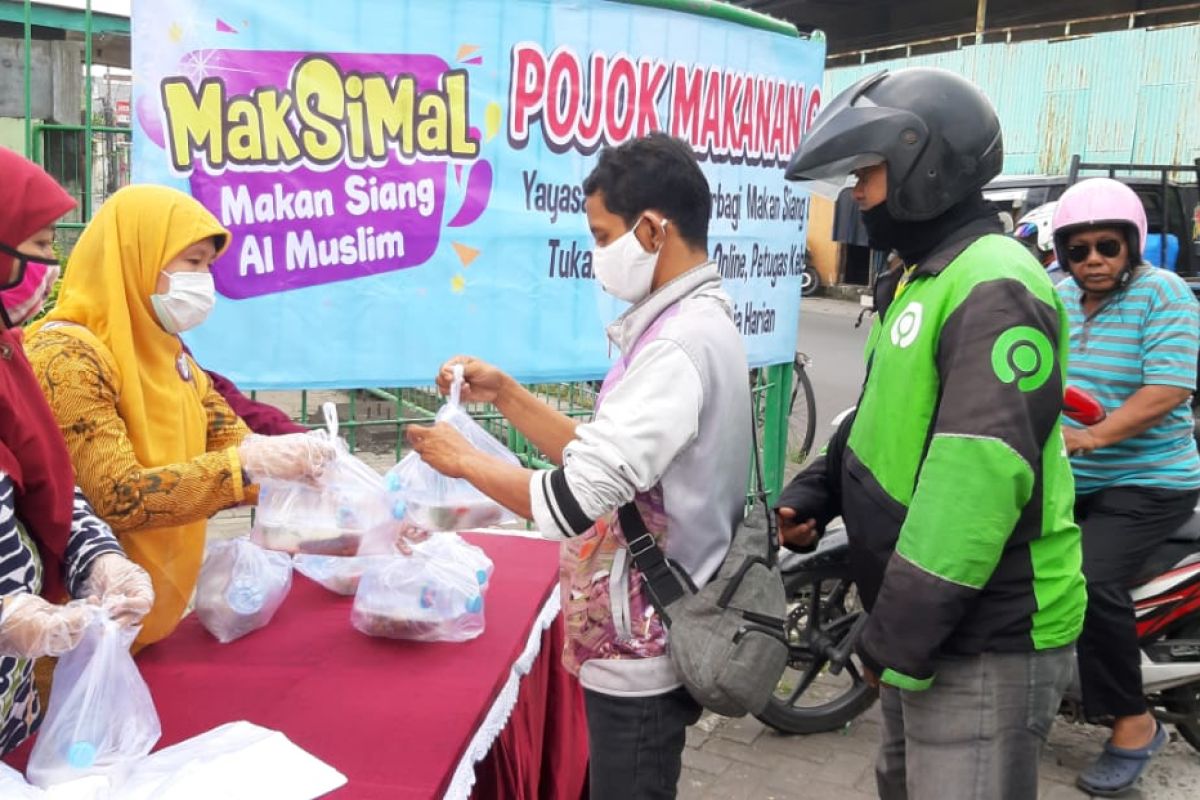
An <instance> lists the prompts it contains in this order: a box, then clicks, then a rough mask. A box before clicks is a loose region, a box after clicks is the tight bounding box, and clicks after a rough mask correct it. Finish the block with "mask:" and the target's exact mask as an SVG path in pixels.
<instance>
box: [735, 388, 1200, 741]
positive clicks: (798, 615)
mask: <svg viewBox="0 0 1200 800" xmlns="http://www.w3.org/2000/svg"><path fill="white" fill-rule="evenodd" d="M1063 411H1064V414H1066V415H1067V416H1070V417H1072V418H1073V419H1076V420H1078V421H1080V422H1081V423H1083V424H1085V425H1091V424H1095V423H1096V422H1099V421H1100V420H1101V419H1103V418H1104V416H1103V415H1104V409H1103V408H1101V407H1100V406H1099V405H1098V404H1096V402H1095V401H1094V400H1093V399H1092V398H1090V397H1089V396H1088V395H1086V394H1084V393H1082V392H1079V391H1077V390H1074V389H1070V388H1069V389H1068V390H1067V396H1066V398H1065V399H1064V409H1063ZM845 413H849V412H845ZM842 417H844V414H843V415H842ZM842 417H839V418H838V420H835V422H834V424H835V426H836V425H837V424H839V423H840V422H841V419H842ZM781 552H783V553H784V554H783V555H782V557H781V567H782V569H783V581H784V588H785V589H786V591H787V596H788V598H789V602H788V607H789V614H788V620H787V634H788V643H789V648H790V655H789V659H788V668H787V670H786V671H785V673H784V676H783V679H782V680H781V681H780V684H779V687H778V689H777V690H776V695H775V697H774V698H773V699H772V700H771V702H770V703H769V704H768V705H767V707H766V708H765V709H764V710H763V711H762V712H761V713H760V714H759V715H758V717H759V719H760V720H762V722H764V723H765V724H767V725H770V726H771V727H772V728H775V729H776V730H778V731H780V732H782V733H797V734H807V733H823V732H827V731H834V730H838V729H840V728H842V727H844V726H845V725H846V724H847V723H848V722H850V721H851V720H853V719H854V718H856V717H858V716H859V715H860V714H862V713H863V712H865V711H866V710H867V709H868V708H870V707H871V704H872V703H874V702H875V699H876V697H877V692H876V690H875V689H873V688H871V686H869V685H868V684H867V683H866V682H865V680H864V679H863V673H862V664H861V662H859V660H858V657H857V656H855V655H854V646H855V644H856V642H857V640H858V636H859V634H860V633H861V631H862V628H863V626H864V625H865V624H866V621H867V613H866V611H865V610H864V608H863V606H862V603H861V601H860V600H859V598H858V593H857V590H856V588H855V585H854V578H853V575H852V574H851V571H850V560H849V543H848V540H847V537H846V531H845V529H844V528H842V527H840V526H830V528H829V529H827V530H826V533H825V535H824V536H823V537H822V539H821V542H820V544H819V545H818V547H817V549H816V550H815V551H813V552H812V553H806V554H798V553H793V552H791V551H781ZM1130 595H1131V596H1132V598H1133V601H1134V608H1135V610H1136V614H1137V632H1138V643H1139V646H1140V648H1141V653H1142V658H1141V669H1142V686H1143V690H1144V692H1145V695H1146V700H1147V703H1148V704H1149V706H1150V708H1151V710H1152V712H1153V713H1154V715H1155V717H1157V718H1158V719H1159V720H1161V721H1162V722H1163V723H1166V724H1171V725H1174V726H1175V728H1176V730H1178V731H1179V734H1180V736H1182V737H1183V738H1184V740H1186V741H1187V742H1188V743H1189V744H1191V745H1192V747H1194V748H1195V749H1196V750H1198V751H1200V509H1197V511H1196V513H1195V514H1193V516H1192V517H1191V519H1189V520H1188V521H1187V522H1186V523H1184V524H1183V525H1182V526H1181V527H1180V528H1179V529H1178V530H1176V531H1175V532H1174V533H1173V534H1171V536H1170V537H1169V538H1168V539H1167V541H1166V542H1164V543H1163V544H1162V545H1161V546H1160V547H1159V549H1158V550H1156V551H1155V552H1154V553H1153V554H1152V555H1151V557H1150V558H1149V559H1148V560H1147V563H1146V565H1145V567H1144V568H1143V570H1142V573H1141V574H1140V575H1139V576H1138V577H1137V579H1136V580H1135V582H1134V586H1133V587H1132V588H1131V589H1130ZM1060 714H1061V715H1062V716H1063V717H1064V718H1065V719H1067V720H1068V721H1080V720H1082V719H1083V709H1082V699H1081V693H1080V690H1079V681H1078V677H1076V679H1075V680H1074V681H1073V683H1072V685H1071V687H1070V688H1069V689H1068V690H1067V692H1066V694H1065V696H1064V698H1063V704H1062V709H1061V710H1060Z"/></svg>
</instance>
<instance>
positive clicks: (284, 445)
mask: <svg viewBox="0 0 1200 800" xmlns="http://www.w3.org/2000/svg"><path fill="white" fill-rule="evenodd" d="M238 457H239V458H240V459H241V461H242V468H243V469H244V470H246V472H247V473H248V474H249V475H250V479H251V480H252V481H254V482H255V483H259V482H261V481H263V480H276V481H304V480H312V479H314V478H317V477H319V476H320V474H321V472H322V471H323V470H324V469H325V465H326V464H328V463H329V462H331V461H333V459H334V458H336V457H337V450H336V449H335V448H334V445H333V442H332V441H331V440H330V438H329V435H328V434H327V433H326V432H325V431H313V432H311V433H289V434H286V435H284V436H259V435H257V434H251V435H250V436H247V437H246V438H245V439H244V440H243V441H242V444H241V446H240V447H238Z"/></svg>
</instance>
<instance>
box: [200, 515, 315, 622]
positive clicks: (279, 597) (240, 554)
mask: <svg viewBox="0 0 1200 800" xmlns="http://www.w3.org/2000/svg"><path fill="white" fill-rule="evenodd" d="M291 588H292V560H291V558H289V557H288V556H287V555H286V554H284V553H277V552H274V551H272V550H264V549H263V548H261V547H259V546H258V545H256V544H254V542H252V541H250V540H249V539H248V538H246V537H244V536H243V537H240V538H237V539H226V540H219V541H214V542H212V543H210V544H209V545H208V548H207V551H206V553H205V557H204V565H203V566H201V567H200V577H199V579H198V580H197V581H196V616H197V617H199V618H200V623H201V624H202V625H204V627H205V629H206V630H207V631H208V632H209V633H211V634H212V635H213V636H215V637H216V638H217V640H218V641H220V642H222V643H226V644H227V643H229V642H232V641H233V640H234V639H238V638H240V637H242V636H245V635H246V634H248V633H250V632H251V631H255V630H258V629H259V628H262V627H264V626H265V625H266V624H267V623H268V622H270V621H271V617H273V616H275V612H276V611H278V610H279V606H281V605H282V604H283V601H284V598H286V597H287V594H288V590H290V589H291Z"/></svg>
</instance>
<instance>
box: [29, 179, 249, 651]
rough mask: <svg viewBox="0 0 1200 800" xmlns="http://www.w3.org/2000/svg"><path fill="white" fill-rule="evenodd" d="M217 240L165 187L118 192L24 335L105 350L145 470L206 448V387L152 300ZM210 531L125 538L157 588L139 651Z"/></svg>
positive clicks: (196, 211) (170, 611) (196, 563)
mask: <svg viewBox="0 0 1200 800" xmlns="http://www.w3.org/2000/svg"><path fill="white" fill-rule="evenodd" d="M214 236H220V237H222V238H223V242H222V244H221V246H220V248H219V250H220V252H224V251H225V249H226V248H227V247H228V246H229V239H230V236H229V231H227V230H226V229H225V228H223V227H222V226H221V224H220V223H219V222H218V221H217V219H216V217H214V216H213V215H212V214H210V213H209V212H208V210H207V209H205V208H204V206H202V205H201V204H200V203H198V202H197V201H196V200H194V199H192V198H191V197H189V196H188V195H186V194H183V193H182V192H179V191H176V190H174V189H168V188H166V187H162V186H129V187H127V188H124V189H121V190H120V191H119V192H117V193H116V194H114V195H113V196H112V197H111V198H109V200H108V202H106V203H105V204H104V205H103V206H102V207H101V208H100V211H99V212H98V213H97V214H96V216H95V217H94V218H93V220H92V221H91V223H90V224H89V225H88V226H87V228H86V229H85V230H84V232H83V235H82V236H80V237H79V242H78V243H77V244H76V245H75V249H74V251H73V252H72V253H71V259H70V264H69V266H68V269H66V270H65V276H64V278H63V283H62V288H61V289H60V291H59V296H58V304H57V305H56V306H55V307H54V310H53V311H51V312H50V313H49V314H48V315H46V317H45V318H44V319H43V320H42V321H41V322H39V323H38V324H37V325H35V326H33V327H32V329H31V331H30V332H31V333H36V332H37V331H38V330H40V329H41V328H42V327H43V326H45V325H46V324H47V323H51V322H60V323H62V322H66V323H74V325H65V326H63V327H61V328H57V330H58V331H61V332H63V333H67V334H70V335H72V336H76V337H78V338H80V339H82V340H84V341H86V342H88V343H89V344H91V345H92V346H95V345H96V344H97V343H98V344H100V345H102V346H103V350H106V351H107V353H105V352H103V351H102V352H101V354H100V355H101V357H102V358H103V357H105V356H108V358H107V359H106V360H108V361H109V363H110V364H112V366H113V368H114V369H115V370H116V376H115V378H116V381H117V385H116V390H117V393H118V400H117V411H118V413H119V414H120V416H121V419H122V420H123V421H124V422H125V428H126V430H127V431H128V435H129V441H130V442H131V443H132V445H133V450H134V453H135V454H136V455H137V458H138V461H139V462H140V463H141V464H142V466H144V467H163V466H166V465H168V464H178V463H182V462H187V461H190V460H192V459H194V458H196V457H198V456H201V455H203V454H204V453H205V452H206V450H207V443H208V418H207V414H206V413H205V410H204V405H203V402H202V401H203V397H204V392H205V391H207V387H208V382H207V380H206V378H205V376H204V374H203V373H202V372H201V371H200V370H197V369H193V370H192V379H191V380H184V379H183V377H182V376H181V375H180V372H179V369H178V366H177V365H178V362H179V358H180V355H181V353H182V344H181V343H180V341H179V338H178V337H177V336H175V335H172V334H169V333H167V332H166V331H165V330H163V328H162V326H161V325H160V324H159V323H158V317H157V316H156V315H155V313H154V308H153V306H152V304H151V302H150V296H151V295H152V294H154V293H155V292H156V291H157V284H158V276H159V274H160V273H161V272H162V269H163V267H165V266H166V265H167V264H168V263H169V262H170V261H171V260H172V259H174V258H175V257H176V256H177V255H179V254H180V253H181V252H183V251H184V250H185V249H187V248H188V247H190V246H192V245H193V244H195V243H196V242H199V241H202V240H204V239H208V238H212V237H214ZM76 326H79V327H76ZM206 525H207V522H206V521H205V520H199V521H197V522H193V523H189V524H187V525H179V526H173V527H166V528H154V529H143V530H136V531H130V532H127V533H123V534H121V536H120V540H121V544H122V545H123V546H124V547H125V551H126V553H127V554H128V555H129V557H130V558H131V559H133V560H134V561H135V562H137V563H138V564H141V565H142V567H143V568H145V570H146V571H147V572H149V573H150V578H151V580H152V581H153V582H154V592H155V601H154V609H153V610H152V611H151V612H150V614H149V615H148V616H147V617H146V618H145V620H144V621H143V623H142V625H143V627H142V632H141V634H140V635H139V636H138V643H139V644H142V645H145V644H149V643H151V642H155V641H158V640H159V639H162V638H164V637H165V636H167V634H169V633H170V632H171V631H172V630H174V629H175V625H176V624H177V623H178V622H179V620H180V618H181V617H182V616H183V614H184V611H185V610H186V608H187V604H188V601H189V600H190V599H191V595H192V590H193V589H194V588H195V584H196V576H197V575H198V574H199V571H200V563H201V561H202V560H203V557H204V534H205V528H206Z"/></svg>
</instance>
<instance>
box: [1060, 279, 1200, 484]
mask: <svg viewBox="0 0 1200 800" xmlns="http://www.w3.org/2000/svg"><path fill="white" fill-rule="evenodd" d="M1058 293H1059V296H1061V297H1062V301H1063V305H1065V306H1066V308H1067V314H1068V316H1069V317H1070V324H1071V355H1070V361H1069V363H1068V370H1067V373H1068V380H1069V382H1070V383H1071V384H1072V385H1073V386H1077V387H1079V388H1080V389H1083V390H1085V391H1087V392H1089V393H1090V394H1092V395H1093V396H1094V397H1095V398H1096V399H1097V400H1099V401H1100V403H1101V404H1102V405H1103V406H1104V408H1105V409H1107V410H1108V411H1109V412H1112V411H1113V410H1115V409H1117V408H1118V407H1120V406H1121V405H1122V404H1124V403H1125V401H1126V400H1128V399H1129V397H1130V396H1131V395H1133V393H1134V392H1136V391H1137V390H1138V389H1140V388H1142V387H1143V386H1148V385H1153V386H1177V387H1180V388H1183V389H1190V390H1192V391H1195V389H1196V360H1197V348H1198V347H1200V305H1198V304H1197V302H1196V298H1195V297H1194V296H1193V295H1192V291H1191V289H1189V288H1188V286H1187V284H1186V283H1184V282H1183V280H1182V279H1181V278H1179V277H1178V276H1177V275H1175V274H1174V273H1172V272H1168V271H1167V270H1164V269H1159V268H1157V267H1151V266H1148V265H1142V266H1141V267H1139V268H1138V269H1137V271H1136V272H1135V273H1134V276H1133V279H1132V280H1131V281H1130V282H1129V285H1128V286H1127V287H1126V288H1125V289H1124V290H1123V291H1120V292H1117V293H1115V294H1114V295H1112V296H1110V297H1109V298H1108V299H1107V300H1106V301H1105V302H1104V304H1103V305H1101V306H1100V308H1098V309H1097V310H1096V311H1095V312H1093V314H1092V315H1091V317H1085V315H1084V311H1083V306H1082V300H1083V293H1082V292H1081V291H1080V289H1079V287H1078V286H1077V285H1076V284H1075V282H1074V281H1073V280H1072V279H1070V278H1068V279H1067V280H1065V281H1062V282H1061V283H1059V284H1058ZM1064 424H1066V425H1073V426H1075V425H1076V423H1074V422H1072V421H1071V420H1068V419H1064ZM1076 427H1077V426H1076ZM1193 430H1194V423H1193V421H1192V411H1191V405H1190V403H1189V402H1188V401H1185V402H1183V403H1180V404H1179V405H1178V406H1177V407H1175V408H1174V409H1172V410H1171V411H1170V413H1168V414H1167V416H1166V417H1165V418H1163V420H1162V421H1161V422H1159V423H1158V424H1157V425H1155V426H1154V427H1152V428H1150V429H1149V430H1147V431H1146V432H1144V433H1141V434H1139V435H1137V436H1133V437H1130V438H1129V439H1126V440H1125V441H1123V442H1118V443H1117V444H1114V445H1111V446H1109V447H1104V448H1101V449H1099V450H1096V451H1094V452H1092V453H1091V454H1089V455H1086V456H1079V457H1076V458H1072V459H1071V466H1072V468H1073V470H1074V472H1075V486H1076V491H1077V492H1078V493H1079V494H1087V493H1089V492H1095V491H1099V490H1101V489H1105V488H1108V487H1111V486H1153V487H1158V488H1164V489H1179V490H1187V489H1195V488H1200V455H1198V454H1197V450H1196V442H1195V440H1194V439H1193V438H1192V437H1193Z"/></svg>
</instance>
